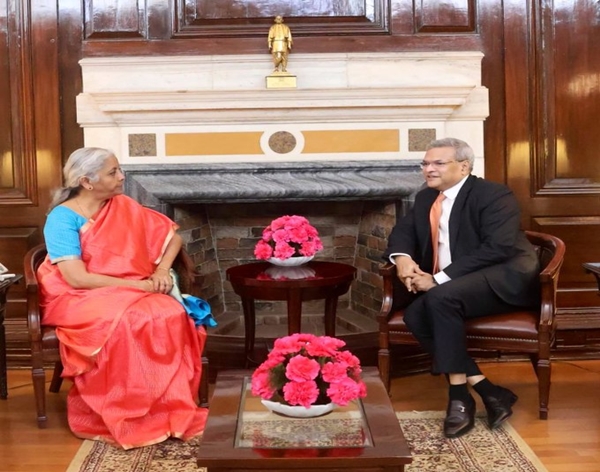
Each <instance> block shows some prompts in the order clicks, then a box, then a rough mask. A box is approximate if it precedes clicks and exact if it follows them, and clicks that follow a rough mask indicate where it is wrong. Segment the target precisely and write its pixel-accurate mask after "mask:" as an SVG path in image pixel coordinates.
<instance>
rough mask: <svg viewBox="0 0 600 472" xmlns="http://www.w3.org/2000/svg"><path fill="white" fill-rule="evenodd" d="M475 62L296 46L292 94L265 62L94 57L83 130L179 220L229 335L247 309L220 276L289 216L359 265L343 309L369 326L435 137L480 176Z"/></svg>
mask: <svg viewBox="0 0 600 472" xmlns="http://www.w3.org/2000/svg"><path fill="white" fill-rule="evenodd" d="M482 57H483V55H482V54H481V53H480V52H478V51H436V52H389V53H372V54H371V53H369V54H364V53H339V54H301V53H294V54H293V55H291V56H290V63H289V65H288V70H289V71H290V72H291V73H293V74H295V75H296V76H297V83H298V86H297V88H296V89H280V90H273V89H266V87H265V77H266V75H268V74H269V73H270V72H271V58H270V55H268V54H264V55H244V56H237V55H223V56H169V57H165V56H159V57H139V58H136V57H102V58H100V57H96V58H86V59H83V60H82V61H81V62H80V65H81V67H82V75H83V92H82V93H81V94H80V95H79V96H78V97H77V114H78V121H79V123H80V124H81V126H82V127H83V129H84V138H85V144H86V145H87V146H100V147H107V148H110V149H112V150H114V151H115V153H116V154H117V156H118V157H119V159H120V161H121V164H122V165H123V168H124V170H125V172H126V176H127V179H126V192H127V193H128V194H129V195H131V196H132V197H134V198H135V199H137V200H138V201H140V202H141V203H143V204H144V205H147V206H150V207H152V208H155V209H157V210H158V211H161V212H163V213H165V214H167V215H169V216H171V217H172V218H173V219H175V220H176V221H177V222H178V224H179V225H180V228H181V229H180V231H181V234H182V235H183V236H184V238H185V241H186V244H187V249H188V252H190V253H191V254H192V256H193V258H194V260H195V262H196V264H197V267H198V269H199V271H200V273H201V274H202V280H203V287H204V292H205V294H206V298H208V299H209V301H210V302H211V305H212V306H213V309H214V311H215V314H216V318H217V320H218V321H219V322H220V329H222V330H224V331H223V332H226V331H227V330H228V329H230V328H231V330H234V329H235V326H234V325H235V323H234V322H231V323H230V320H234V321H235V320H236V319H237V320H239V316H240V313H241V308H240V304H239V300H238V299H237V297H236V296H235V294H233V293H232V291H231V287H229V286H228V283H227V282H226V281H225V280H224V271H225V270H226V269H227V267H229V266H231V265H233V264H239V263H243V262H248V261H252V260H253V259H254V258H253V254H252V249H253V247H254V244H255V243H256V241H257V240H258V238H259V236H260V232H261V231H262V228H264V226H266V225H267V224H268V223H269V222H270V221H271V220H272V219H273V218H275V217H277V216H281V215H284V214H301V215H304V216H306V217H308V218H309V219H310V221H311V223H313V224H314V225H315V226H316V227H317V228H318V229H319V231H320V232H321V235H322V236H323V238H324V242H325V246H326V248H325V250H324V251H323V252H322V253H320V254H319V255H318V257H321V258H326V259H332V260H338V261H342V262H348V263H351V264H353V265H355V266H356V267H357V268H358V270H359V271H358V277H357V280H356V281H355V283H354V284H353V286H352V289H351V291H350V293H349V294H348V295H347V296H346V297H345V298H344V299H343V300H341V303H340V313H347V314H348V317H347V318H348V319H349V318H351V317H352V316H354V315H356V316H359V317H362V318H364V319H367V320H369V321H370V322H371V323H373V320H374V317H375V314H376V312H377V310H378V308H379V303H380V300H381V294H380V293H381V292H380V289H379V286H378V284H379V280H378V276H377V266H378V265H379V263H380V262H381V253H382V251H383V248H384V246H385V243H386V237H387V235H388V234H389V231H390V229H391V227H392V226H393V224H394V223H395V221H396V218H397V216H399V215H401V214H402V213H403V212H405V211H406V210H407V208H408V207H409V206H410V202H411V200H412V196H413V195H414V192H416V191H417V190H418V189H419V187H420V186H421V185H422V182H423V181H422V177H421V173H420V169H419V167H418V162H419V161H420V160H421V159H422V156H423V152H424V149H425V146H426V145H427V143H428V142H429V141H430V140H431V139H434V138H440V137H446V136H454V137H458V138H461V139H464V140H465V141H467V142H469V143H470V144H471V145H472V146H473V148H474V150H475V154H476V162H475V173H476V174H478V175H483V159H484V157H483V122H484V120H485V118H486V117H487V115H488V94H487V89H486V88H485V87H483V86H482V85H481V60H482ZM319 310H320V307H319V306H318V305H317V304H315V305H311V306H308V307H306V312H307V314H308V315H311V314H316V313H319ZM284 312H285V310H284V309H283V308H282V307H281V306H279V305H277V304H276V303H264V304H262V305H261V306H260V307H259V309H258V311H257V315H259V317H261V319H262V321H261V322H262V323H263V324H264V325H265V326H267V325H274V326H277V325H279V324H281V318H282V316H283V315H282V313H284ZM349 325H350V323H348V326H347V328H348V329H350V328H351V327H350V326H349ZM231 332H233V331H231ZM258 333H260V331H258ZM225 334H226V333H225Z"/></svg>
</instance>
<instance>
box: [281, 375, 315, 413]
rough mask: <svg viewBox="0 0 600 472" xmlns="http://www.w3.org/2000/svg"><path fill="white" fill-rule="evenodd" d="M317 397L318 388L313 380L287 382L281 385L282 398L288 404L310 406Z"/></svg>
mask: <svg viewBox="0 0 600 472" xmlns="http://www.w3.org/2000/svg"><path fill="white" fill-rule="evenodd" d="M318 397H319V389H318V388H317V384H316V382H315V381H314V380H308V381H306V382H288V383H286V384H285V385H284V386H283V398H284V399H285V401H286V402H288V403H289V404H290V405H302V406H303V407H305V408H308V407H309V406H311V405H312V404H313V403H314V402H315V401H316V400H317V398H318Z"/></svg>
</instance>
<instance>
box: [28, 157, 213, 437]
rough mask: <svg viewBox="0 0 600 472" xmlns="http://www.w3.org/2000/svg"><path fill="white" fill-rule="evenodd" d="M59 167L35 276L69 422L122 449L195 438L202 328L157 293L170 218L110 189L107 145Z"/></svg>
mask: <svg viewBox="0 0 600 472" xmlns="http://www.w3.org/2000/svg"><path fill="white" fill-rule="evenodd" d="M64 173H65V183H66V187H64V188H63V189H62V190H59V192H57V194H56V197H55V202H54V207H53V209H52V210H51V212H50V213H49V214H48V219H47V222H46V225H45V228H44V236H45V239H46V246H47V248H48V257H47V259H46V260H45V261H44V263H43V264H42V265H41V266H40V268H39V270H38V276H39V280H40V287H41V299H42V309H43V320H44V323H45V324H51V325H55V326H56V332H57V336H58V338H59V339H60V341H61V358H62V362H63V365H64V371H63V377H67V378H70V379H72V381H73V386H72V387H71V390H70V391H69V395H68V399H67V414H68V420H69V426H70V428H71V430H72V431H73V433H74V434H75V435H76V436H78V437H81V438H87V439H98V440H104V441H106V442H109V443H112V444H115V445H119V446H121V447H123V448H125V449H129V448H133V447H139V446H145V445H150V444H155V443H158V442H161V441H163V440H165V439H166V438H168V437H176V438H181V439H183V440H187V439H189V438H191V437H193V436H196V435H198V434H200V433H201V432H202V431H203V429H204V424H205V422H206V417H207V410H206V409H203V408H199V407H198V406H197V405H196V400H197V392H198V386H199V382H200V376H201V368H202V364H201V354H202V350H203V347H204V342H205V340H206V331H205V329H204V328H203V327H198V328H196V327H195V326H194V322H193V320H192V319H191V318H190V317H188V315H187V313H186V312H185V310H184V307H183V306H182V305H181V304H180V303H179V302H178V301H177V300H175V299H174V298H173V297H171V296H169V295H168V292H169V291H170V290H171V287H172V280H171V278H170V275H169V269H170V267H171V264H172V262H173V260H174V258H175V256H176V255H177V253H178V252H179V249H180V247H181V244H182V241H181V237H180V236H179V235H177V234H176V232H175V230H176V228H177V227H176V225H175V223H173V222H172V221H171V220H170V219H169V218H167V217H166V216H164V215H162V214H160V213H158V212H155V211H153V210H150V209H147V208H144V207H142V206H141V205H139V204H138V203H137V202H135V201H134V200H132V199H131V198H129V197H127V196H124V195H121V193H122V187H123V185H122V184H123V179H124V176H123V174H122V172H121V170H120V168H119V166H118V161H117V160H116V158H115V157H114V155H113V154H112V153H110V151H106V150H103V149H98V148H82V149H80V150H78V151H75V152H74V153H73V154H72V155H71V157H70V158H69V161H68V162H67V164H66V165H65V171H64ZM61 195H62V196H61ZM65 196H66V198H64V197H65ZM57 202H58V204H57Z"/></svg>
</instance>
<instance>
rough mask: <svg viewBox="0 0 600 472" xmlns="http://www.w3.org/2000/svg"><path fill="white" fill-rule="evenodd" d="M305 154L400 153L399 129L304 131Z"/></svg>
mask: <svg viewBox="0 0 600 472" xmlns="http://www.w3.org/2000/svg"><path fill="white" fill-rule="evenodd" d="M302 134H303V135H304V142H305V144H304V150H303V151H302V153H303V154H323V153H342V152H399V151H400V133H399V131H398V130H397V129H352V130H324V131H303V132H302Z"/></svg>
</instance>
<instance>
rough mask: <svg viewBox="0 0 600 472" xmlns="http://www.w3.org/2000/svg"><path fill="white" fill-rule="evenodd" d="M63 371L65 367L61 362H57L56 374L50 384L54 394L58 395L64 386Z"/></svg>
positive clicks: (55, 366) (55, 365)
mask: <svg viewBox="0 0 600 472" xmlns="http://www.w3.org/2000/svg"><path fill="white" fill-rule="evenodd" d="M62 371H63V365H62V362H61V361H57V362H56V364H54V373H53V374H52V381H51V382H50V391H51V392H52V393H58V392H60V386H61V385H62V381H63V379H62V377H61V374H62Z"/></svg>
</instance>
